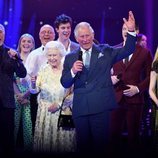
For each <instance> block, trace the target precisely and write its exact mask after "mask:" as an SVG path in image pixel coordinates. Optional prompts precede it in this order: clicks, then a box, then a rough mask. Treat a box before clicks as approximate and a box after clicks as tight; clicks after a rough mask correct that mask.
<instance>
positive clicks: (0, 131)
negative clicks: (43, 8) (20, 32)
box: [0, 24, 26, 155]
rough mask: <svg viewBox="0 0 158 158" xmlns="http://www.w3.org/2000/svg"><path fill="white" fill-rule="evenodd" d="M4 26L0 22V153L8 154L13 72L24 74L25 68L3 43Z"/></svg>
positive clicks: (11, 142)
mask: <svg viewBox="0 0 158 158" xmlns="http://www.w3.org/2000/svg"><path fill="white" fill-rule="evenodd" d="M4 39H5V28H4V26H3V25H1V24H0V153H2V154H5V155H7V154H10V153H13V149H14V108H15V100H14V89H13V79H14V73H16V75H17V76H18V77H20V78H23V77H25V76H26V69H25V67H24V65H23V64H22V62H21V59H20V58H19V57H18V56H17V52H15V51H13V50H12V49H10V48H8V47H7V46H6V45H5V44H4Z"/></svg>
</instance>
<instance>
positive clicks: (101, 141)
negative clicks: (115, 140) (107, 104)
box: [74, 111, 109, 156]
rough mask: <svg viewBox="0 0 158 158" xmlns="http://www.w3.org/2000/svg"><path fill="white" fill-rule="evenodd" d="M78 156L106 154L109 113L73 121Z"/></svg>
mask: <svg viewBox="0 0 158 158" xmlns="http://www.w3.org/2000/svg"><path fill="white" fill-rule="evenodd" d="M74 123H75V128H76V132H77V133H76V134H77V147H78V152H79V154H83V155H85V153H86V154H87V155H90V154H92V155H91V156H94V155H95V154H96V155H98V154H106V152H107V148H106V147H107V143H108V131H109V111H105V112H102V113H98V114H92V115H86V116H80V117H78V118H75V119H74Z"/></svg>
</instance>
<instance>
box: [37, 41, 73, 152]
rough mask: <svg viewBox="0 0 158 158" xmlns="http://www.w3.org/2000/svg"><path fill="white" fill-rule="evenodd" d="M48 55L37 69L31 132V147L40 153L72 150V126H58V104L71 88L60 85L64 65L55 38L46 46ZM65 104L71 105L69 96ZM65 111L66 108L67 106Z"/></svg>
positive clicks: (61, 50) (59, 47) (59, 104)
mask: <svg viewBox="0 0 158 158" xmlns="http://www.w3.org/2000/svg"><path fill="white" fill-rule="evenodd" d="M45 53H46V56H47V59H48V62H47V64H45V65H43V66H42V67H41V69H40V71H39V73H38V76H37V80H36V89H37V90H38V91H39V94H38V111H37V117H36V125H35V133H34V151H36V152H42V153H65V152H74V151H75V147H76V145H75V144H76V143H75V130H74V129H70V130H62V129H60V130H59V129H58V128H57V122H58V117H59V111H60V106H61V103H62V100H63V98H64V97H65V96H66V95H67V94H68V92H69V91H70V90H69V89H65V88H64V87H62V85H61V83H60V77H61V74H62V69H63V62H62V61H63V58H64V55H65V54H64V48H63V46H62V45H61V44H60V43H59V42H57V41H51V42H48V43H47V44H46V46H45ZM69 99H70V100H67V101H66V104H69V105H66V106H67V107H68V106H72V97H69ZM64 106H65V105H64ZM66 111H68V110H66Z"/></svg>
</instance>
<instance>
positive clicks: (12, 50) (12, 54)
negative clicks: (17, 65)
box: [8, 49, 18, 59]
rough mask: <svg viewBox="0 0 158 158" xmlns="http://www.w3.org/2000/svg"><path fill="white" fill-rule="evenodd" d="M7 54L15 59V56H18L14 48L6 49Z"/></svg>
mask: <svg viewBox="0 0 158 158" xmlns="http://www.w3.org/2000/svg"><path fill="white" fill-rule="evenodd" d="M8 54H9V56H10V58H13V59H16V57H17V56H18V53H17V51H16V50H14V49H10V50H9V51H8Z"/></svg>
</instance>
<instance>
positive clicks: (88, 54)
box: [85, 51, 91, 69]
mask: <svg viewBox="0 0 158 158" xmlns="http://www.w3.org/2000/svg"><path fill="white" fill-rule="evenodd" d="M85 53H86V55H85V56H86V57H85V67H86V68H87V69H89V66H90V59H91V57H90V53H89V52H88V51H85Z"/></svg>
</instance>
